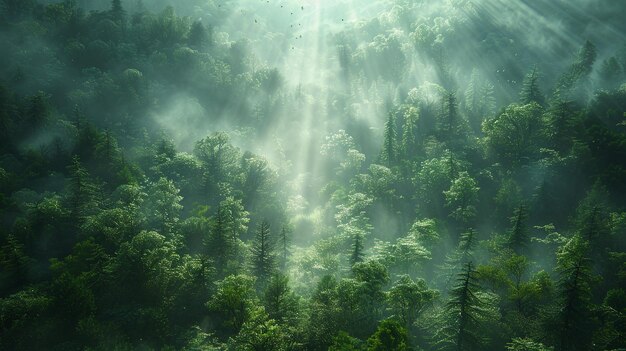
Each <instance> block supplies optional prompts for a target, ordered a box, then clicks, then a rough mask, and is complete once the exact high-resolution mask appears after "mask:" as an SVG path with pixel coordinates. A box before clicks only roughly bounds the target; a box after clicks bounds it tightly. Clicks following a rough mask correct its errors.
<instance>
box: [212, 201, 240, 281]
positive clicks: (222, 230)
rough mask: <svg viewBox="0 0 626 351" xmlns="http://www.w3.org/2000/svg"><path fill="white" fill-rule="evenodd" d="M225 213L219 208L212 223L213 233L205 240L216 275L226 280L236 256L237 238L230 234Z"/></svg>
mask: <svg viewBox="0 0 626 351" xmlns="http://www.w3.org/2000/svg"><path fill="white" fill-rule="evenodd" d="M224 217H225V216H224V211H223V210H222V208H221V207H218V209H217V214H216V215H215V217H214V218H213V220H212V221H211V231H210V234H209V237H208V238H207V239H206V240H205V242H204V245H205V246H206V252H207V258H210V259H212V260H213V264H214V265H215V273H216V274H217V277H218V278H224V277H225V276H226V275H228V273H229V262H230V260H231V259H233V258H234V256H235V250H236V244H235V240H236V239H235V238H233V237H232V235H231V234H230V233H229V232H228V230H227V227H226V223H225V218H224Z"/></svg>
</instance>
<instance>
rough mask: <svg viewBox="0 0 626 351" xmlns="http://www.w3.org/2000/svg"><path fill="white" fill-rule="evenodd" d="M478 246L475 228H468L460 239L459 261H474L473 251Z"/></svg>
mask: <svg viewBox="0 0 626 351" xmlns="http://www.w3.org/2000/svg"><path fill="white" fill-rule="evenodd" d="M475 247H476V231H475V230H474V229H471V228H470V229H468V230H467V231H466V232H464V233H463V234H461V240H459V246H458V249H457V252H458V256H459V258H458V259H459V262H460V263H461V264H466V263H468V262H471V261H472V253H473V251H474V248H475Z"/></svg>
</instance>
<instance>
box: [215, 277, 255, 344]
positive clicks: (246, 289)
mask: <svg viewBox="0 0 626 351" xmlns="http://www.w3.org/2000/svg"><path fill="white" fill-rule="evenodd" d="M216 285H217V287H216V291H215V294H214V295H213V296H212V297H211V299H210V300H209V302H208V303H207V306H208V307H209V309H210V310H211V311H213V312H214V313H216V314H217V315H218V317H219V319H220V327H221V328H222V330H223V332H224V333H226V335H235V334H237V333H238V332H239V330H240V329H241V328H242V327H243V325H244V323H246V322H247V321H248V320H249V318H250V316H251V314H252V313H255V312H254V311H256V308H257V307H256V301H255V298H254V278H252V277H250V276H247V275H230V276H228V277H226V278H224V279H223V280H221V281H219V282H217V283H216Z"/></svg>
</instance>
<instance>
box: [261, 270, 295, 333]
mask: <svg viewBox="0 0 626 351" xmlns="http://www.w3.org/2000/svg"><path fill="white" fill-rule="evenodd" d="M263 305H264V306H265V311H266V312H267V314H268V315H269V317H270V318H272V319H274V320H275V321H277V322H278V323H279V324H285V325H287V326H293V325H294V324H295V323H297V319H298V313H299V300H298V296H297V295H296V294H295V293H294V292H293V291H291V288H290V287H289V278H287V276H285V275H282V274H280V273H279V274H275V275H274V276H273V277H272V279H271V280H270V281H269V283H268V285H267V289H266V290H265V293H264V295H263Z"/></svg>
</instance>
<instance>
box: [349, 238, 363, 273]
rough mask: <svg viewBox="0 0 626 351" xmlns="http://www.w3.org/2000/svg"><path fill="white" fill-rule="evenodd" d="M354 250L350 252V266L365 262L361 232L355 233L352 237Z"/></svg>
mask: <svg viewBox="0 0 626 351" xmlns="http://www.w3.org/2000/svg"><path fill="white" fill-rule="evenodd" d="M352 240H353V241H352V252H351V254H350V267H352V266H354V265H355V264H357V263H359V262H363V256H364V254H363V235H362V234H361V233H356V234H354V238H353V239H352Z"/></svg>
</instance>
